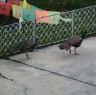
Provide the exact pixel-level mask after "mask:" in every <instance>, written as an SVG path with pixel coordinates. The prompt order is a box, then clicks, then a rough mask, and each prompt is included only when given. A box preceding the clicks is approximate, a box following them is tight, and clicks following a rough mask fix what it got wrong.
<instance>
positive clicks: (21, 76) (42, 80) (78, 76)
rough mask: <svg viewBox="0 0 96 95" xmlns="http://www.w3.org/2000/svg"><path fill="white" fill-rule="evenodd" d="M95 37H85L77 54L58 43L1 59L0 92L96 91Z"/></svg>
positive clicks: (68, 94)
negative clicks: (65, 49)
mask: <svg viewBox="0 0 96 95" xmlns="http://www.w3.org/2000/svg"><path fill="white" fill-rule="evenodd" d="M95 51H96V38H95V37H92V38H88V39H86V40H84V42H83V44H82V46H81V47H80V48H78V52H79V54H80V55H77V56H76V55H74V54H72V55H69V54H68V52H67V51H61V50H59V49H58V45H54V46H50V47H47V48H43V49H39V50H36V51H34V52H30V53H29V55H30V57H31V59H30V60H26V56H25V54H19V55H16V56H13V57H11V59H14V60H18V61H19V63H17V62H15V61H9V60H0V73H1V77H0V84H1V85H0V95H96V52H95Z"/></svg>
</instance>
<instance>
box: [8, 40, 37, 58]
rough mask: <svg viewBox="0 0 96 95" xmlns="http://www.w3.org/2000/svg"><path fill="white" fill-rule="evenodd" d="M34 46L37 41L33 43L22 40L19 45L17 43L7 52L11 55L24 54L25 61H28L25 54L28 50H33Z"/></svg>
mask: <svg viewBox="0 0 96 95" xmlns="http://www.w3.org/2000/svg"><path fill="white" fill-rule="evenodd" d="M36 45H37V40H36V42H35V41H33V39H27V40H23V41H21V42H20V43H18V44H17V45H16V46H14V48H13V49H11V50H10V51H9V52H11V53H13V52H16V51H20V52H25V53H26V56H27V59H29V55H28V53H27V52H28V51H29V50H30V49H31V50H34V49H35V47H36Z"/></svg>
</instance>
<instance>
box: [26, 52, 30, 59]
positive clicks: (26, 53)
mask: <svg viewBox="0 0 96 95" xmlns="http://www.w3.org/2000/svg"><path fill="white" fill-rule="evenodd" d="M26 56H27V59H30V58H29V55H28V53H27V51H26Z"/></svg>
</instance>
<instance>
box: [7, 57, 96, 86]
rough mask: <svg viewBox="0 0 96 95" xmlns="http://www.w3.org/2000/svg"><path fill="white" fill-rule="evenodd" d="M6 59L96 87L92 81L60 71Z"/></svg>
mask: <svg viewBox="0 0 96 95" xmlns="http://www.w3.org/2000/svg"><path fill="white" fill-rule="evenodd" d="M6 60H9V61H14V62H17V63H19V64H23V65H26V66H28V67H32V68H35V69H38V70H41V71H45V72H49V73H51V74H54V75H58V76H61V77H65V78H68V79H71V80H74V81H78V82H81V83H83V84H87V85H90V86H93V87H96V84H92V83H90V82H87V81H83V80H80V79H77V78H74V77H71V76H67V75H63V74H60V73H57V72H54V71H50V70H46V69H43V68H40V67H37V66H33V65H29V64H26V63H23V62H21V61H18V60H14V59H10V58H7V59H6Z"/></svg>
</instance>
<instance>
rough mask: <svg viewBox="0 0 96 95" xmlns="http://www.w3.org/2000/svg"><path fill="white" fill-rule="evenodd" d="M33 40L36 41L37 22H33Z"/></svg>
mask: <svg viewBox="0 0 96 95" xmlns="http://www.w3.org/2000/svg"><path fill="white" fill-rule="evenodd" d="M32 28H33V41H34V42H36V33H35V28H36V22H35V21H34V22H33V27H32Z"/></svg>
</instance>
